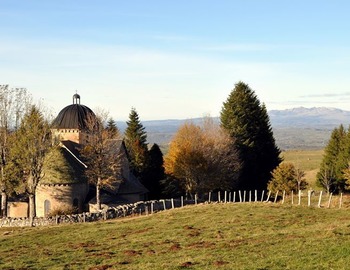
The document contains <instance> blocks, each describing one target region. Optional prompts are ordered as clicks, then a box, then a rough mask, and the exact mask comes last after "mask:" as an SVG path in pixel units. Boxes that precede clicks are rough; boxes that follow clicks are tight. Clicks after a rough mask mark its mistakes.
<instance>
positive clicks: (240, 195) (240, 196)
mask: <svg viewBox="0 0 350 270" xmlns="http://www.w3.org/2000/svg"><path fill="white" fill-rule="evenodd" d="M238 193H239V202H242V193H241V191H240V190H238Z"/></svg>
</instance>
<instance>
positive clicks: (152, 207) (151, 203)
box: [151, 201, 153, 214]
mask: <svg viewBox="0 0 350 270" xmlns="http://www.w3.org/2000/svg"><path fill="white" fill-rule="evenodd" d="M151 214H153V201H152V202H151Z"/></svg>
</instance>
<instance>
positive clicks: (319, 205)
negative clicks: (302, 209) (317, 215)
mask: <svg viewBox="0 0 350 270" xmlns="http://www.w3.org/2000/svg"><path fill="white" fill-rule="evenodd" d="M321 200H322V190H321V192H320V197H319V198H318V205H317V206H318V208H320V207H321Z"/></svg>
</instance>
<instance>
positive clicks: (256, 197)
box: [255, 190, 258, 202]
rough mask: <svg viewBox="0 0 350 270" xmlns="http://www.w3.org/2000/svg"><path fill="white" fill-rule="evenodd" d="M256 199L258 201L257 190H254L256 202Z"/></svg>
mask: <svg viewBox="0 0 350 270" xmlns="http://www.w3.org/2000/svg"><path fill="white" fill-rule="evenodd" d="M257 201H258V191H257V190H255V202H257Z"/></svg>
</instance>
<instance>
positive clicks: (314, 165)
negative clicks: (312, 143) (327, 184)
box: [282, 150, 323, 190]
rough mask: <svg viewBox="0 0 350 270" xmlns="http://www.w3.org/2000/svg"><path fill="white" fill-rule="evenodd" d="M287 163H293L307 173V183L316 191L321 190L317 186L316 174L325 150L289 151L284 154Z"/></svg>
mask: <svg viewBox="0 0 350 270" xmlns="http://www.w3.org/2000/svg"><path fill="white" fill-rule="evenodd" d="M282 157H283V160H284V161H285V162H291V163H293V164H294V165H295V166H296V167H297V168H300V169H302V170H303V171H304V172H305V178H306V181H307V182H308V183H309V185H310V187H311V188H313V189H314V190H321V189H320V188H319V187H317V186H316V174H317V172H318V170H319V168H320V164H321V161H322V158H323V150H289V151H284V152H282Z"/></svg>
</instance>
